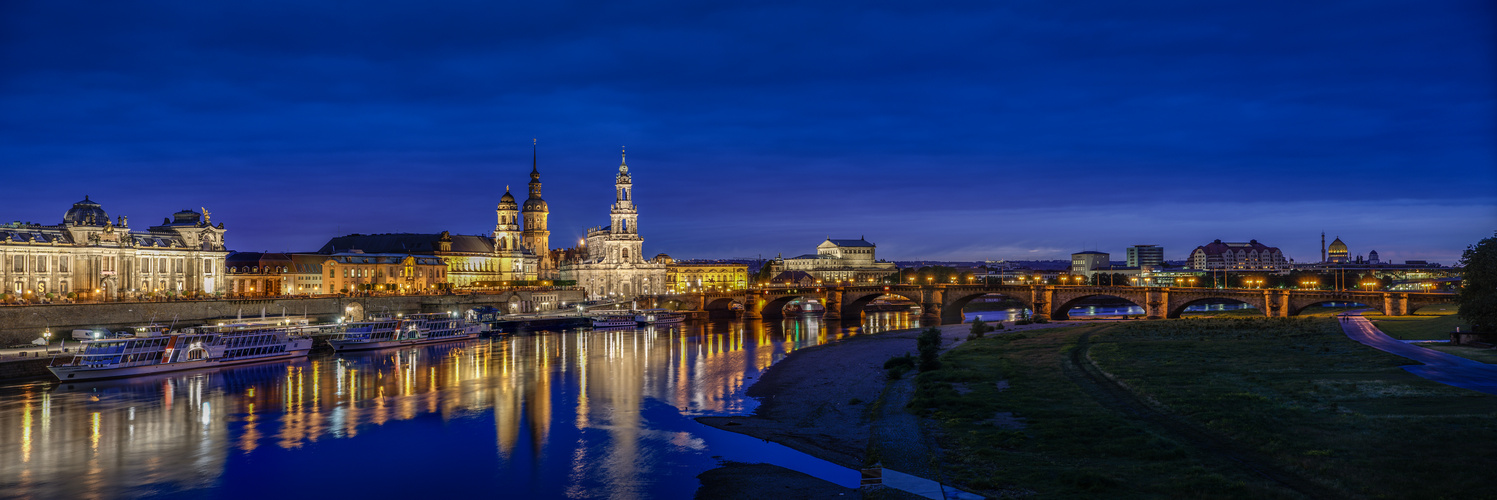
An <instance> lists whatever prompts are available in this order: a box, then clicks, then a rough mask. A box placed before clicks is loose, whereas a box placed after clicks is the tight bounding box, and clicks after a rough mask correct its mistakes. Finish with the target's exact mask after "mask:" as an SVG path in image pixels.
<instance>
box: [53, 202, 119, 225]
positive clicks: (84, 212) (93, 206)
mask: <svg viewBox="0 0 1497 500" xmlns="http://www.w3.org/2000/svg"><path fill="white" fill-rule="evenodd" d="M62 223H63V224H72V225H75V226H104V225H108V224H109V214H108V213H105V212H104V208H103V207H101V206H99V204H98V203H94V202H93V200H90V199H88V196H86V195H85V196H84V197H83V201H80V202H78V203H74V204H73V208H70V209H68V213H66V214H63V216H62Z"/></svg>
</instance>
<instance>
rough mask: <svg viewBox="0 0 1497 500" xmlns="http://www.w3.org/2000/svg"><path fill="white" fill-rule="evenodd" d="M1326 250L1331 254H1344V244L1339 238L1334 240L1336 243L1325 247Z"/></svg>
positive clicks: (1333, 242)
mask: <svg viewBox="0 0 1497 500" xmlns="http://www.w3.org/2000/svg"><path fill="white" fill-rule="evenodd" d="M1327 250H1329V251H1332V252H1345V251H1346V244H1345V243H1342V242H1341V238H1336V241H1332V242H1331V246H1330V247H1327Z"/></svg>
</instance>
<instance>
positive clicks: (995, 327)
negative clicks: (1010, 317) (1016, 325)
mask: <svg viewBox="0 0 1497 500" xmlns="http://www.w3.org/2000/svg"><path fill="white" fill-rule="evenodd" d="M1002 329H1003V322H1002V321H999V322H997V323H993V326H990V327H988V331H990V332H993V331H998V330H1002Z"/></svg>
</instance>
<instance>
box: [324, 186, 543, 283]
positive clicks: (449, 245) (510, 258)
mask: <svg viewBox="0 0 1497 500" xmlns="http://www.w3.org/2000/svg"><path fill="white" fill-rule="evenodd" d="M501 203H502V201H501ZM501 212H502V211H501ZM501 226H502V225H501ZM495 233H496V234H498V233H500V231H497V230H496V231H495ZM500 241H501V240H496V239H495V238H492V237H489V236H479V235H468V234H451V233H448V232H447V231H443V232H441V233H437V234H421V233H395V234H351V235H348V236H339V237H337V238H333V239H331V240H329V241H328V242H327V244H325V245H323V246H322V248H321V249H319V250H318V251H317V253H319V254H323V255H337V254H343V253H356V252H355V251H357V252H362V253H366V254H394V255H425V256H433V257H437V258H439V259H441V260H442V262H443V263H444V264H445V265H446V266H447V267H446V270H445V271H444V275H445V276H446V281H445V282H444V283H445V284H447V285H450V286H451V287H453V288H496V287H503V286H507V285H509V284H511V283H512V282H514V281H518V280H534V279H536V274H535V273H536V267H537V260H538V259H537V258H536V256H535V255H530V254H528V253H523V252H517V251H515V250H514V249H513V247H507V249H506V250H502V251H501V250H499V249H497V245H498V244H500ZM503 241H504V242H505V243H503V244H506V245H509V244H512V243H513V240H512V239H505V240H503ZM370 283H371V282H368V281H365V282H362V283H350V284H354V285H358V284H370ZM376 284H377V283H376ZM428 285H430V283H428ZM340 289H341V287H337V286H335V287H332V288H331V290H332V291H333V292H337V291H338V290H340Z"/></svg>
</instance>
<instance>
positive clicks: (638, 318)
mask: <svg viewBox="0 0 1497 500" xmlns="http://www.w3.org/2000/svg"><path fill="white" fill-rule="evenodd" d="M634 321H635V322H636V323H639V324H641V325H668V324H671V323H681V322H684V321H686V315H685V314H681V313H678V312H675V311H671V310H668V309H645V310H643V311H640V312H639V314H636V315H634Z"/></svg>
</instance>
